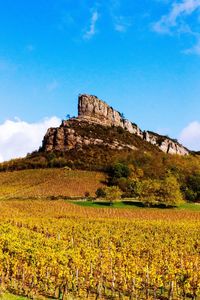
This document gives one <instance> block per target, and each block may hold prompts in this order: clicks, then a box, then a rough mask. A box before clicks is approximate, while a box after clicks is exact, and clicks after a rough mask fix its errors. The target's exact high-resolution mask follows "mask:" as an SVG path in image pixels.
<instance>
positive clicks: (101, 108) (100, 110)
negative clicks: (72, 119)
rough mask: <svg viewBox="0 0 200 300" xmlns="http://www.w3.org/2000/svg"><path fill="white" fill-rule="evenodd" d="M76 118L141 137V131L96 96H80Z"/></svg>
mask: <svg viewBox="0 0 200 300" xmlns="http://www.w3.org/2000/svg"><path fill="white" fill-rule="evenodd" d="M78 118H79V119H80V120H85V121H89V122H94V123H98V124H100V125H105V126H116V127H122V128H123V129H125V130H127V131H129V132H130V133H134V134H137V135H139V136H141V137H142V136H143V133H142V131H141V130H140V128H139V127H138V126H137V125H136V124H133V123H131V122H130V121H128V120H126V119H124V118H123V115H122V114H121V113H120V112H118V111H116V110H114V109H113V108H112V107H111V106H109V105H108V104H107V103H106V102H104V101H102V100H100V99H98V98H97V97H96V96H91V95H80V96H79V101H78Z"/></svg>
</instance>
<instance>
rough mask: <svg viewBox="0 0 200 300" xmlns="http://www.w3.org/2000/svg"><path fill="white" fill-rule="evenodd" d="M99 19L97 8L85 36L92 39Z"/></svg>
mask: <svg viewBox="0 0 200 300" xmlns="http://www.w3.org/2000/svg"><path fill="white" fill-rule="evenodd" d="M98 20H99V13H98V11H97V10H94V11H93V12H92V15H91V19H90V25H89V29H88V30H87V31H86V32H85V34H84V36H83V37H84V38H85V39H91V38H92V37H93V36H94V35H95V34H96V24H97V21H98Z"/></svg>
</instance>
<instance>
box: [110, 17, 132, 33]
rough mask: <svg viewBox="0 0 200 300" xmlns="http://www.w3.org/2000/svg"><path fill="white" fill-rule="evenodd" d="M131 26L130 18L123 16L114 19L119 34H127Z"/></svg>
mask: <svg viewBox="0 0 200 300" xmlns="http://www.w3.org/2000/svg"><path fill="white" fill-rule="evenodd" d="M131 25H132V23H131V21H130V18H126V17H123V16H119V17H114V28H115V30H116V31H118V32H126V31H127V30H128V28H129V27H130V26H131Z"/></svg>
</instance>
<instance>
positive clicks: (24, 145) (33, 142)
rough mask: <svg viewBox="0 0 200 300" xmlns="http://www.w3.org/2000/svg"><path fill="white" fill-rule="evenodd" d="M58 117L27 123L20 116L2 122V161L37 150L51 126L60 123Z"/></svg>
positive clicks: (0, 147)
mask: <svg viewBox="0 0 200 300" xmlns="http://www.w3.org/2000/svg"><path fill="white" fill-rule="evenodd" d="M60 122H61V120H60V119H59V118H57V117H51V118H47V119H44V120H42V121H40V122H38V123H27V122H25V121H21V120H19V119H18V118H16V119H15V120H7V121H5V122H4V123H3V124H0V162H2V161H5V160H9V159H11V158H18V157H23V156H25V155H26V154H27V153H28V152H32V151H34V150H37V149H38V148H39V147H40V146H41V144H42V139H43V136H44V134H45V133H46V131H47V129H48V128H49V127H56V126H59V125H60Z"/></svg>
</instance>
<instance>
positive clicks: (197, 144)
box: [179, 121, 200, 151]
mask: <svg viewBox="0 0 200 300" xmlns="http://www.w3.org/2000/svg"><path fill="white" fill-rule="evenodd" d="M179 141H180V142H181V143H182V144H183V145H184V146H186V147H188V148H189V149H191V150H196V151H200V122H198V121H194V122H191V123H190V124H188V126H186V127H185V128H184V129H183V130H182V132H181V134H180V137H179Z"/></svg>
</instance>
